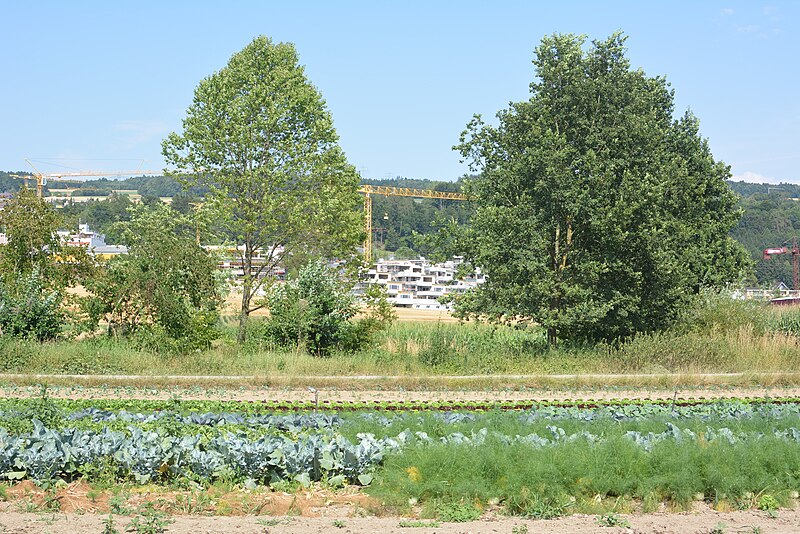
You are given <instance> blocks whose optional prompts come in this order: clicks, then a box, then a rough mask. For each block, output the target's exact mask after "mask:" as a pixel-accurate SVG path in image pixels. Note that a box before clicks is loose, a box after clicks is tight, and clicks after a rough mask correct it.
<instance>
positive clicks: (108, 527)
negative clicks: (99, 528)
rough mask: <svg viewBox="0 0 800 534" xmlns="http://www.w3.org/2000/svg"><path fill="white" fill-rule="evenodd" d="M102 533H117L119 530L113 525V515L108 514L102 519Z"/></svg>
mask: <svg viewBox="0 0 800 534" xmlns="http://www.w3.org/2000/svg"><path fill="white" fill-rule="evenodd" d="M102 534H119V530H117V527H116V526H115V525H114V516H113V515H111V514H108V517H107V518H106V519H105V520H103V532H102Z"/></svg>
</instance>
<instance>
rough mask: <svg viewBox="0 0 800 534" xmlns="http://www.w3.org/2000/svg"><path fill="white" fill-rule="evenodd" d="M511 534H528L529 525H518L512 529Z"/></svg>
mask: <svg viewBox="0 0 800 534" xmlns="http://www.w3.org/2000/svg"><path fill="white" fill-rule="evenodd" d="M511 534H528V525H517V526H515V527H514V528H512V529H511Z"/></svg>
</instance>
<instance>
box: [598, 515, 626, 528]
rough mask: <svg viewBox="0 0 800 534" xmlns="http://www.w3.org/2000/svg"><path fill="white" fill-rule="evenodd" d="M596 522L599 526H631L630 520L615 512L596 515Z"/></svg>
mask: <svg viewBox="0 0 800 534" xmlns="http://www.w3.org/2000/svg"><path fill="white" fill-rule="evenodd" d="M597 524H598V525H600V526H601V527H622V528H628V527H630V526H631V524H630V522H629V521H628V520H627V519H625V518H624V517H620V516H619V515H617V514H605V515H601V516H598V518H597Z"/></svg>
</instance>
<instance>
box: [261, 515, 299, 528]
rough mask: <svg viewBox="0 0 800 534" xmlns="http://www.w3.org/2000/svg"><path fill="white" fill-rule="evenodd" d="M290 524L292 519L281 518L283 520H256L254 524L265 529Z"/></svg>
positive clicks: (276, 518) (277, 518) (275, 518)
mask: <svg viewBox="0 0 800 534" xmlns="http://www.w3.org/2000/svg"><path fill="white" fill-rule="evenodd" d="M291 522H292V519H291V518H288V517H283V518H279V517H274V518H271V519H256V523H258V524H259V525H262V526H265V527H275V526H278V525H288V524H289V523H291Z"/></svg>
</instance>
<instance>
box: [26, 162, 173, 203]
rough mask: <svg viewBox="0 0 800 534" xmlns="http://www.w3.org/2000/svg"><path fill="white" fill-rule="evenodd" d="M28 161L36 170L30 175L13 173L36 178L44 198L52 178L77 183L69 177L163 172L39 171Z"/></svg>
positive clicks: (38, 193) (39, 195) (37, 194)
mask: <svg viewBox="0 0 800 534" xmlns="http://www.w3.org/2000/svg"><path fill="white" fill-rule="evenodd" d="M25 161H26V162H28V165H30V166H31V167H33V170H34V172H33V173H31V174H29V175H17V174H12V175H11V176H14V177H16V178H25V179H26V180H27V179H28V178H33V179H35V180H36V196H37V197H39V198H42V196H44V186H45V185H47V181H48V180H52V181H54V182H69V183H76V182H79V180H69V178H76V177H84V176H85V177H90V176H97V177H102V176H144V175H154V176H158V175H161V174H163V173H162V172H161V171H148V170H142V169H137V170H135V171H112V172H99V171H85V172H83V171H77V172H53V173H42V172H39V169H37V168H36V166H35V165H34V164H33V163H32V162H31V161H30V160H28V159H26V160H25Z"/></svg>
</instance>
